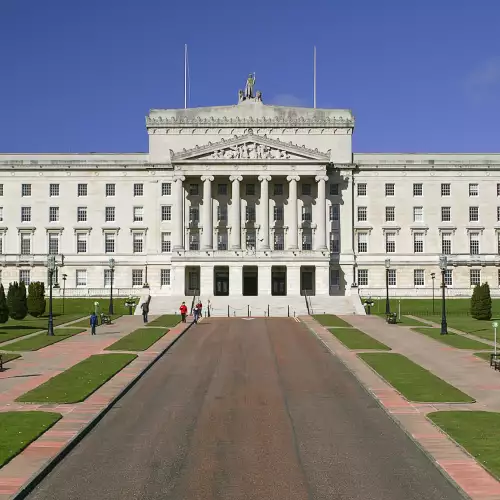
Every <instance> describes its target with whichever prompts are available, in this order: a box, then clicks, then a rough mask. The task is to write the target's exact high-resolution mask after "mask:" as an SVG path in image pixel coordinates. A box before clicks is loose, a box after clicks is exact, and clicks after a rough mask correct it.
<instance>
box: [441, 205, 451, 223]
mask: <svg viewBox="0 0 500 500" xmlns="http://www.w3.org/2000/svg"><path fill="white" fill-rule="evenodd" d="M450 221H451V207H441V222H450Z"/></svg>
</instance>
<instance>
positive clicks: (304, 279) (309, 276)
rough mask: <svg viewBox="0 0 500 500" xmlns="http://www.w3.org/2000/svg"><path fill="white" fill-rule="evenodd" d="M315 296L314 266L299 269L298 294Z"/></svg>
mask: <svg viewBox="0 0 500 500" xmlns="http://www.w3.org/2000/svg"><path fill="white" fill-rule="evenodd" d="M304 293H307V295H309V296H311V295H315V294H316V268H315V267H314V266H301V267H300V294H301V295H304Z"/></svg>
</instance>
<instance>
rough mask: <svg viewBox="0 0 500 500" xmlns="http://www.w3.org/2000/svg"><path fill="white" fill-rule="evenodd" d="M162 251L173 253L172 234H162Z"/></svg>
mask: <svg viewBox="0 0 500 500" xmlns="http://www.w3.org/2000/svg"><path fill="white" fill-rule="evenodd" d="M161 251H162V253H169V252H171V251H172V233H170V232H168V233H166V232H165V233H161Z"/></svg>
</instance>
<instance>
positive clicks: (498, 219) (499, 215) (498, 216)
mask: <svg viewBox="0 0 500 500" xmlns="http://www.w3.org/2000/svg"><path fill="white" fill-rule="evenodd" d="M497 222H500V207H497Z"/></svg>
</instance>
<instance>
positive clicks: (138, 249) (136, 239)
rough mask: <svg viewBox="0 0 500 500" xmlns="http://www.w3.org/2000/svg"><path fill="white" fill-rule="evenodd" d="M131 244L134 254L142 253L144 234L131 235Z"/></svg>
mask: <svg viewBox="0 0 500 500" xmlns="http://www.w3.org/2000/svg"><path fill="white" fill-rule="evenodd" d="M132 243H133V252H134V253H142V252H144V233H133V234H132Z"/></svg>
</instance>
